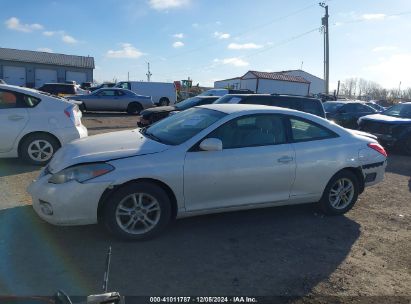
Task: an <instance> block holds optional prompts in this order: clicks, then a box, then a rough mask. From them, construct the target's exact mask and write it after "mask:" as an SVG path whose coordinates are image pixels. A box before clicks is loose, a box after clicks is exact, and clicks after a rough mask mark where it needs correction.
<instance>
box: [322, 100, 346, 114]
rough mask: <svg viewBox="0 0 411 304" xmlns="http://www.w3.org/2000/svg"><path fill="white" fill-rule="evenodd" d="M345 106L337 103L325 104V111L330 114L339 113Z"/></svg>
mask: <svg viewBox="0 0 411 304" xmlns="http://www.w3.org/2000/svg"><path fill="white" fill-rule="evenodd" d="M343 105H344V104H343V103H337V102H324V103H323V106H324V110H325V112H328V113H334V112H337V111H338V109H339V108H341V107H342V106H343Z"/></svg>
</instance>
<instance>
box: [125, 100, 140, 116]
mask: <svg viewBox="0 0 411 304" xmlns="http://www.w3.org/2000/svg"><path fill="white" fill-rule="evenodd" d="M142 110H143V107H142V106H141V104H139V103H138V102H132V103H129V104H128V106H127V110H126V111H127V113H128V114H130V115H132V114H139V113H140V112H141V111H142Z"/></svg>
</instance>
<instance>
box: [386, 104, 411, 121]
mask: <svg viewBox="0 0 411 304" xmlns="http://www.w3.org/2000/svg"><path fill="white" fill-rule="evenodd" d="M383 114H384V115H388V116H394V117H401V118H411V104H406V105H405V104H399V105H395V106H392V107H391V108H389V109H388V110H386V111H384V112H383Z"/></svg>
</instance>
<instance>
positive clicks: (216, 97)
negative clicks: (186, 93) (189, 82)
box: [187, 95, 221, 99]
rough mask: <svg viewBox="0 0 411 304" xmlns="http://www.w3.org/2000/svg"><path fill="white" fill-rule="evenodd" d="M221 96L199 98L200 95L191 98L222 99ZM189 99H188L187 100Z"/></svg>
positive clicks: (202, 97)
mask: <svg viewBox="0 0 411 304" xmlns="http://www.w3.org/2000/svg"><path fill="white" fill-rule="evenodd" d="M220 97H221V96H199V95H197V96H193V97H189V98H201V99H218V98H220ZM187 99H188V98H187Z"/></svg>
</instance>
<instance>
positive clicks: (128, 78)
mask: <svg viewBox="0 0 411 304" xmlns="http://www.w3.org/2000/svg"><path fill="white" fill-rule="evenodd" d="M127 81H130V72H127Z"/></svg>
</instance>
